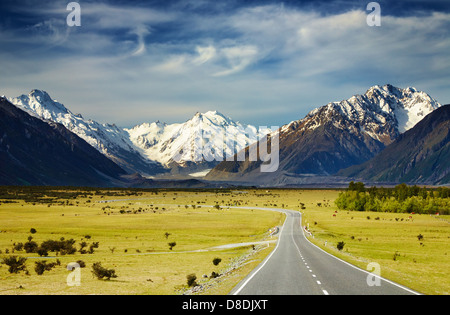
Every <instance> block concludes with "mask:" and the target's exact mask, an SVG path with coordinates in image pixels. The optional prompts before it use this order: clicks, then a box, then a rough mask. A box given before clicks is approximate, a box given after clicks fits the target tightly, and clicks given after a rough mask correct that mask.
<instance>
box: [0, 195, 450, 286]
mask: <svg viewBox="0 0 450 315" xmlns="http://www.w3.org/2000/svg"><path fill="white" fill-rule="evenodd" d="M338 194H339V191H337V190H299V189H289V190H288V189H285V190H282V189H280V190H278V189H270V190H265V189H242V190H228V189H223V190H212V189H211V190H184V191H183V190H133V191H131V190H130V191H128V190H94V189H85V190H83V189H72V190H69V189H68V188H65V189H57V188H53V189H52V188H40V189H39V188H35V189H34V190H33V191H26V189H25V190H21V189H19V188H10V189H9V191H8V192H7V193H5V192H3V193H2V194H1V195H0V231H1V232H0V251H1V253H0V259H3V258H5V257H10V256H17V257H25V258H27V260H26V262H25V267H26V270H20V271H19V272H18V273H10V272H9V271H8V266H7V265H6V264H0V294H163V295H172V294H183V293H193V292H191V291H188V290H190V289H192V288H190V287H188V285H187V276H188V275H191V274H195V276H196V280H195V282H196V283H197V284H199V286H197V288H202V289H201V290H198V292H197V293H196V294H227V293H228V292H229V291H230V290H231V289H232V288H233V287H234V286H235V285H236V284H237V283H238V282H239V281H240V280H242V279H243V278H244V277H245V276H246V275H247V274H248V273H249V272H250V271H251V270H252V269H253V268H255V267H256V266H257V265H258V263H259V262H261V261H262V260H263V259H264V258H265V257H266V256H267V255H268V254H269V253H270V251H271V250H272V249H273V248H274V243H273V242H272V243H268V244H264V245H257V246H248V245H241V246H239V245H236V246H230V247H226V248H221V247H219V246H221V245H227V244H239V243H248V242H260V241H274V240H276V236H275V237H274V236H271V235H270V231H271V229H273V228H274V227H276V226H280V225H281V224H282V223H283V220H284V215H282V214H280V213H277V212H271V211H263V210H256V209H254V210H251V209H236V208H232V207H234V206H245V207H252V206H254V207H273V208H287V209H294V210H299V211H301V212H302V214H303V216H302V217H303V222H302V224H303V225H304V226H307V227H309V230H310V231H311V232H312V234H313V237H310V240H311V241H312V242H313V243H315V244H317V245H318V246H320V247H322V248H323V249H324V250H326V251H329V252H330V253H332V254H334V255H337V256H339V257H340V258H342V259H344V260H347V261H349V262H351V263H353V264H355V265H357V266H359V267H361V268H363V269H366V267H367V265H368V263H369V262H377V263H378V264H379V265H380V267H381V275H382V276H383V277H385V278H388V279H391V280H394V281H396V282H398V283H400V284H403V285H406V286H408V287H410V288H411V289H414V290H416V291H419V292H421V293H424V294H449V292H450V288H449V283H450V281H449V278H450V277H449V274H448V270H449V267H450V259H449V256H448V249H449V246H448V242H449V237H450V229H449V217H448V216H431V215H423V214H422V215H417V214H414V215H411V214H400V213H380V212H359V211H340V210H339V209H338V208H337V207H336V206H335V204H334V200H335V199H336V198H337V196H338ZM30 196H32V198H31V197H30ZM336 212H337V213H336ZM31 229H34V230H33V232H34V231H35V233H32V232H31V231H32V230H31ZM419 235H421V236H422V237H420V236H419ZM30 236H31V242H35V243H36V244H42V243H43V242H44V241H47V240H73V241H74V244H73V246H74V247H75V248H76V252H75V253H71V254H64V253H62V252H52V251H50V252H48V253H46V254H47V256H45V255H44V256H40V255H39V254H38V253H36V252H30V253H27V252H26V251H25V250H24V249H23V248H21V246H20V244H19V243H23V244H25V243H26V242H29V237H30ZM339 242H344V247H343V248H342V249H341V250H338V249H337V248H336V247H337V244H338V243H339ZM94 243H97V245H98V246H97V247H93V248H92V251H91V252H90V251H89V248H91V247H90V246H91V245H92V244H94ZM169 244H171V245H169ZM83 249H84V250H83ZM215 258H220V262H219V263H218V264H216V265H215V264H214V263H213V261H214V259H215ZM39 261H40V262H42V261H45V262H46V263H55V265H54V266H53V268H51V269H50V270H46V271H44V272H43V274H42V275H38V274H37V272H36V271H35V265H36V262H39ZM72 262H82V265H85V267H84V268H81V269H79V271H80V283H79V286H69V285H68V283H67V277H68V276H69V275H71V271H69V270H67V268H66V266H67V264H69V263H72ZM96 262H100V263H101V265H102V266H103V267H105V268H107V269H114V272H115V275H116V276H117V277H115V278H111V279H110V280H106V279H102V280H99V279H97V278H96V277H94V276H93V273H92V265H93V264H94V263H96ZM211 275H215V276H211ZM194 288H195V287H194ZM194 293H195V292H194Z"/></svg>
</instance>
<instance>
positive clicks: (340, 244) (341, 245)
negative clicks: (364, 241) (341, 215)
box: [336, 241, 345, 250]
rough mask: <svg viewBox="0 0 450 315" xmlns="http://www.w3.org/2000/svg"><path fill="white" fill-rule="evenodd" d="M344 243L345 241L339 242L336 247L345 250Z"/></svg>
mask: <svg viewBox="0 0 450 315" xmlns="http://www.w3.org/2000/svg"><path fill="white" fill-rule="evenodd" d="M344 245H345V243H344V242H342V241H341V242H338V243H337V245H336V248H337V249H338V250H343V249H344Z"/></svg>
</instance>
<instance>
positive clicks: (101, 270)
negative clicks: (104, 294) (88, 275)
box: [92, 262, 117, 280]
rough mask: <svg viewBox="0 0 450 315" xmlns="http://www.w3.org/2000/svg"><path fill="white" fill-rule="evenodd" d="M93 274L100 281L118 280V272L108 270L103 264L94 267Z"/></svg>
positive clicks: (99, 263)
mask: <svg viewBox="0 0 450 315" xmlns="http://www.w3.org/2000/svg"><path fill="white" fill-rule="evenodd" d="M92 274H93V275H94V277H96V278H97V279H98V280H102V279H106V280H110V279H111V278H117V275H116V271H115V270H114V269H107V268H105V267H103V266H102V263H101V262H96V263H94V264H93V265H92Z"/></svg>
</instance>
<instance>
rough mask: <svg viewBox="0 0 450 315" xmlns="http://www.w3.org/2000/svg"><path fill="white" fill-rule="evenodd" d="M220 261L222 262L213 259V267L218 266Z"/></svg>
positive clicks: (218, 259)
mask: <svg viewBox="0 0 450 315" xmlns="http://www.w3.org/2000/svg"><path fill="white" fill-rule="evenodd" d="M221 261H222V259H221V258H218V257H216V258H214V259H213V264H214V266H217V265H218V264H220V262H221Z"/></svg>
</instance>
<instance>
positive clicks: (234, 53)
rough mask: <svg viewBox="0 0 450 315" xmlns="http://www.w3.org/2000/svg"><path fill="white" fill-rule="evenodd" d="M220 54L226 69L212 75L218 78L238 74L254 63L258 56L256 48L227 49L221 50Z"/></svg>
mask: <svg viewBox="0 0 450 315" xmlns="http://www.w3.org/2000/svg"><path fill="white" fill-rule="evenodd" d="M220 54H221V55H222V56H223V58H224V59H225V61H226V63H227V64H228V68H227V69H225V70H222V71H219V72H216V73H215V74H214V76H219V77H220V76H226V75H230V74H234V73H237V72H240V71H242V70H244V69H245V68H246V67H248V66H249V65H250V64H251V63H253V62H255V61H256V59H257V56H258V48H257V47H256V46H235V47H227V48H223V49H222V50H221V51H220Z"/></svg>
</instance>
